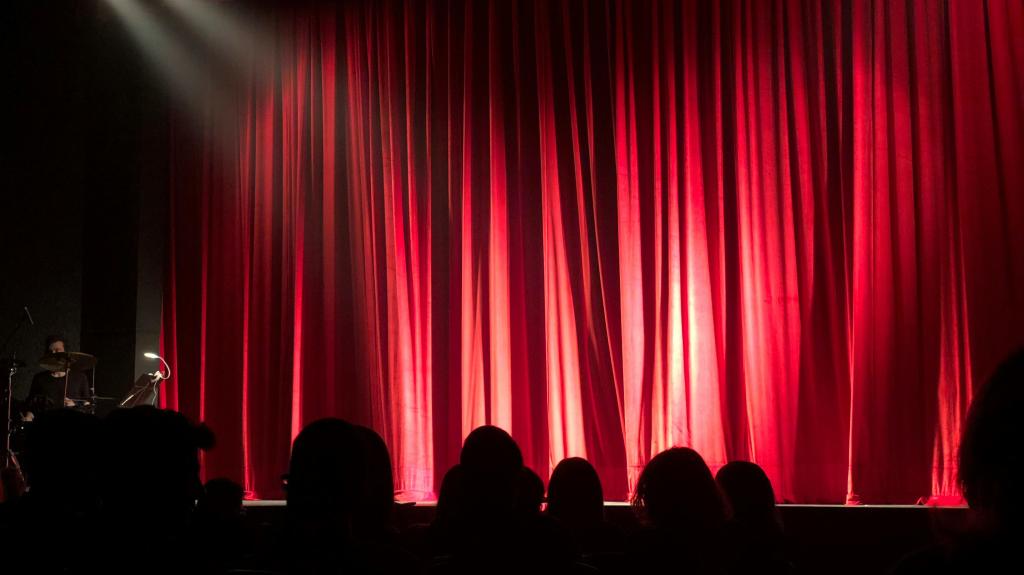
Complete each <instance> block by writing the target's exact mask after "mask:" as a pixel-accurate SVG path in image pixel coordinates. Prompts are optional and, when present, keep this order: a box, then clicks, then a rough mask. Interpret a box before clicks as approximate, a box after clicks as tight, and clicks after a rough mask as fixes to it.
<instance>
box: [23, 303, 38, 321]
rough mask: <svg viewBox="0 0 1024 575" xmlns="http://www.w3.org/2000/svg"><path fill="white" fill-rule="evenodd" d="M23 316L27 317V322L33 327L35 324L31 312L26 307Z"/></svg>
mask: <svg viewBox="0 0 1024 575" xmlns="http://www.w3.org/2000/svg"><path fill="white" fill-rule="evenodd" d="M25 315H26V316H28V322H29V323H30V324H32V325H35V324H36V322H34V321H32V312H30V311H28V306H25Z"/></svg>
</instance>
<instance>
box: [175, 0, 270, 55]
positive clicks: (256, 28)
mask: <svg viewBox="0 0 1024 575" xmlns="http://www.w3.org/2000/svg"><path fill="white" fill-rule="evenodd" d="M167 5H168V6H170V7H171V8H172V9H174V10H175V11H176V12H177V13H178V14H179V15H180V16H181V18H182V19H183V20H184V21H185V22H186V23H187V24H188V25H189V26H190V27H191V28H192V29H193V30H195V31H196V32H197V33H198V34H199V35H200V37H202V39H203V40H204V41H206V42H207V43H209V44H210V46H212V47H213V48H214V49H215V50H216V51H217V52H218V53H219V54H220V55H221V56H222V57H224V58H225V59H226V60H227V61H228V62H229V63H231V64H234V65H236V66H239V67H241V66H243V65H245V64H246V63H250V62H254V63H259V62H271V61H272V59H273V46H274V43H273V42H272V41H263V40H264V39H266V38H272V37H273V36H272V34H271V33H270V32H269V31H267V30H264V29H263V27H262V26H261V25H260V24H259V22H258V21H257V19H256V18H255V17H252V16H248V17H247V16H245V15H243V14H241V13H239V12H238V11H237V10H232V9H229V8H228V7H226V6H225V5H224V3H222V2H211V1H210V0H167Z"/></svg>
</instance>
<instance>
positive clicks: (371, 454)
mask: <svg viewBox="0 0 1024 575" xmlns="http://www.w3.org/2000/svg"><path fill="white" fill-rule="evenodd" d="M356 433H358V434H359V437H360V438H361V439H362V441H363V446H364V448H365V450H366V477H365V479H364V483H363V492H364V494H363V497H361V498H360V502H359V506H358V508H357V509H358V512H357V516H356V523H357V524H358V525H359V526H360V527H362V528H365V529H370V530H379V529H383V528H387V527H389V526H390V525H391V512H392V510H393V509H394V506H395V483H394V477H393V475H392V472H391V455H390V454H389V453H388V448H387V445H385V444H384V440H383V439H382V438H381V436H380V435H378V434H377V432H376V431H374V430H372V429H370V428H368V427H363V426H361V425H357V426H356Z"/></svg>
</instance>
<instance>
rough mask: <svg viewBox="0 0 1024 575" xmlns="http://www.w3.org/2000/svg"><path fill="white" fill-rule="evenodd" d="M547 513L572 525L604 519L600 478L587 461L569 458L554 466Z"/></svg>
mask: <svg viewBox="0 0 1024 575" xmlns="http://www.w3.org/2000/svg"><path fill="white" fill-rule="evenodd" d="M548 514H549V515H551V516H552V517H554V518H555V519H557V520H559V521H561V522H562V523H563V524H565V525H568V526H571V527H584V526H591V525H596V524H598V523H601V522H602V521H603V520H604V493H603V491H602V489H601V478H600V477H598V476H597V471H596V470H595V469H594V466H593V465H591V464H590V462H589V461H587V460H586V459H583V458H581V457H570V458H568V459H563V460H562V461H561V462H559V464H558V465H557V466H555V470H554V471H553V472H552V473H551V479H550V480H549V481H548Z"/></svg>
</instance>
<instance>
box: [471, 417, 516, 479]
mask: <svg viewBox="0 0 1024 575" xmlns="http://www.w3.org/2000/svg"><path fill="white" fill-rule="evenodd" d="M459 463H461V464H462V466H463V467H464V468H465V470H466V471H467V472H470V473H474V474H486V475H489V476H501V477H509V478H511V477H515V476H516V474H518V473H519V469H520V468H521V467H522V466H523V454H522V452H521V451H519V446H518V445H516V442H515V440H514V439H512V436H511V435H509V434H508V433H507V432H506V431H505V430H504V429H501V428H499V427H494V426H493V425H483V426H481V427H478V428H476V429H474V430H473V431H472V432H471V433H470V434H469V435H468V436H467V437H466V441H465V442H463V444H462V453H461V454H460V455H459Z"/></svg>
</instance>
